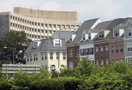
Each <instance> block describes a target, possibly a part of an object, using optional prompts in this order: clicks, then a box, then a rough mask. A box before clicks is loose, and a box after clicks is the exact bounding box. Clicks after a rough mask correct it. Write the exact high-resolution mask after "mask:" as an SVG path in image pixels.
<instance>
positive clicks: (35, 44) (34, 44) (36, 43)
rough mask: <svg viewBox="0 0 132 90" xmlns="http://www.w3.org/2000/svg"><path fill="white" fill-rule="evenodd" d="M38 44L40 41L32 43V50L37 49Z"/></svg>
mask: <svg viewBox="0 0 132 90" xmlns="http://www.w3.org/2000/svg"><path fill="white" fill-rule="evenodd" d="M40 43H41V41H34V42H33V48H37V47H38V46H39V44H40Z"/></svg>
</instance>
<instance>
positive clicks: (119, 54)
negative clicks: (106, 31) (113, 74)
mask: <svg viewBox="0 0 132 90" xmlns="http://www.w3.org/2000/svg"><path fill="white" fill-rule="evenodd" d="M112 48H113V50H112ZM109 54H110V58H109V60H111V61H115V62H118V61H121V60H122V61H124V60H125V55H124V40H121V41H118V40H115V41H112V42H110V43H109Z"/></svg>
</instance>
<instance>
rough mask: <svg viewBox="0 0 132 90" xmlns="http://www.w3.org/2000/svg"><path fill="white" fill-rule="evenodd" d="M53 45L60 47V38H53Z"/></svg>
mask: <svg viewBox="0 0 132 90" xmlns="http://www.w3.org/2000/svg"><path fill="white" fill-rule="evenodd" d="M54 46H55V47H61V46H62V40H60V39H54Z"/></svg>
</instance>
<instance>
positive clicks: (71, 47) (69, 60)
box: [67, 46, 79, 69]
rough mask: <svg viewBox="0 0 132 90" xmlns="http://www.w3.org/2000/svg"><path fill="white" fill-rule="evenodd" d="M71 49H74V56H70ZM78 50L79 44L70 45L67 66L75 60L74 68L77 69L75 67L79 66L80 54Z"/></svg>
mask: <svg viewBox="0 0 132 90" xmlns="http://www.w3.org/2000/svg"><path fill="white" fill-rule="evenodd" d="M70 50H72V53H73V55H72V57H70V56H69V52H70ZM78 50H79V46H70V47H67V66H68V67H70V66H69V64H70V62H73V69H75V67H76V66H77V64H78V63H77V62H76V60H77V58H76V57H77V56H78Z"/></svg>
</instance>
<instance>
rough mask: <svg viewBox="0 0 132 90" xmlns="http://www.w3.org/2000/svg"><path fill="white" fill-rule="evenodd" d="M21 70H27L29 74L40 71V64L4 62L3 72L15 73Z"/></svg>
mask: <svg viewBox="0 0 132 90" xmlns="http://www.w3.org/2000/svg"><path fill="white" fill-rule="evenodd" d="M19 70H22V71H26V72H27V73H28V74H31V73H40V65H23V64H2V74H6V75H8V74H9V75H13V74H15V73H16V72H18V71H19Z"/></svg>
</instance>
